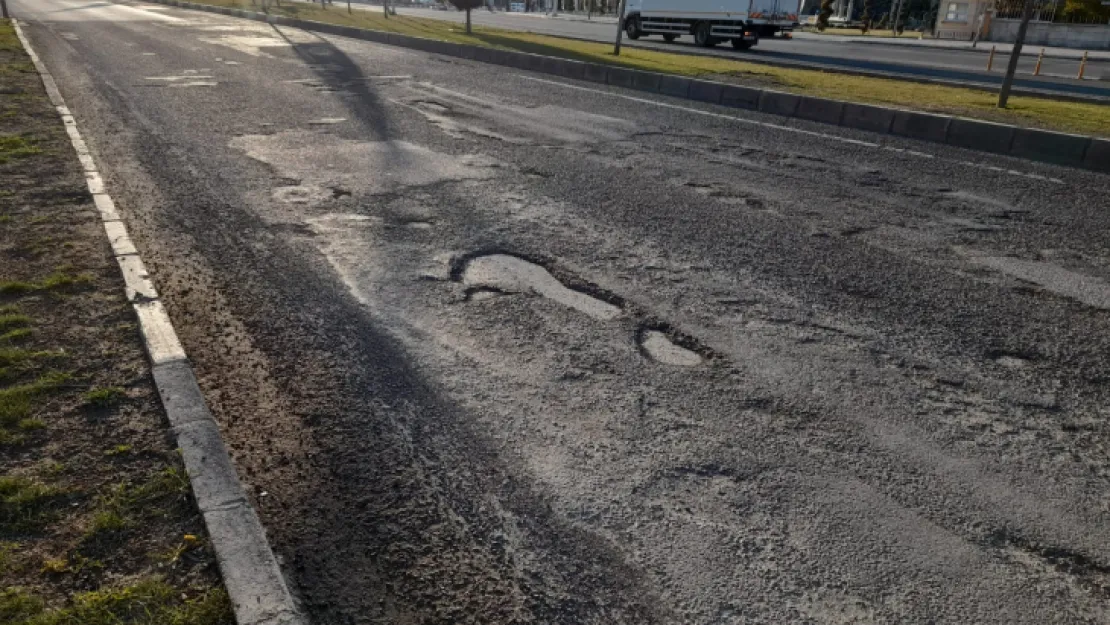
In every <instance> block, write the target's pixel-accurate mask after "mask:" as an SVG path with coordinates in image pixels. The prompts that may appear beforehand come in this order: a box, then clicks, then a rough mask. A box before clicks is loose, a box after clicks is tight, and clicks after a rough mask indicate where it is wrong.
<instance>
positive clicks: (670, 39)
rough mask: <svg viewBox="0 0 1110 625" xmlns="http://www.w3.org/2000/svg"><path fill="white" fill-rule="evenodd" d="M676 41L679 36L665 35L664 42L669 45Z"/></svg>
mask: <svg viewBox="0 0 1110 625" xmlns="http://www.w3.org/2000/svg"><path fill="white" fill-rule="evenodd" d="M675 39H678V35H663V41H666V42H667V43H672V42H674V40H675Z"/></svg>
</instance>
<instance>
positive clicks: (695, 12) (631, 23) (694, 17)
mask: <svg viewBox="0 0 1110 625" xmlns="http://www.w3.org/2000/svg"><path fill="white" fill-rule="evenodd" d="M798 6H799V3H798V0H628V6H627V8H626V10H625V14H624V29H625V33H627V35H628V37H629V38H630V39H639V38H640V37H643V36H646V35H662V36H663V39H665V40H667V41H674V40H675V39H677V38H678V37H681V36H683V35H692V36H693V37H694V41H695V42H696V43H697V44H698V45H700V46H705V47H707V48H708V47H713V46H715V45H717V44H719V43H722V42H724V41H731V42H732V46H733V47H734V48H737V49H739V50H747V49H749V48H751V47H752V46H754V45H756V44H758V43H759V38H760V37H772V36H774V35H775V34H776V33H784V34H785V33H789V32H792V31H793V30H794V28H795V27H797V26H798Z"/></svg>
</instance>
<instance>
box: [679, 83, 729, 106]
mask: <svg viewBox="0 0 1110 625" xmlns="http://www.w3.org/2000/svg"><path fill="white" fill-rule="evenodd" d="M724 87H725V86H724V85H722V84H721V83H717V82H709V81H707V80H691V81H690V92H689V93H687V94H686V97H687V98H689V99H691V100H697V101H698V102H709V103H711V104H720V103H721V95H722V94H723V93H724Z"/></svg>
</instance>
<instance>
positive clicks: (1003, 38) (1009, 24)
mask: <svg viewBox="0 0 1110 625" xmlns="http://www.w3.org/2000/svg"><path fill="white" fill-rule="evenodd" d="M1020 24H1021V20H1020V19H1006V18H995V19H993V20H991V25H990V34H989V35H988V36H987V39H988V40H990V41H998V42H1002V43H1012V42H1013V41H1014V40H1016V39H1017V31H1018V26H1019V25H1020ZM1025 43H1026V44H1027V45H1031V46H1054V47H1059V48H1078V49H1081V50H1110V25H1107V24H1052V23H1049V22H1031V23H1030V24H1029V32H1028V33H1027V34H1026V35H1025Z"/></svg>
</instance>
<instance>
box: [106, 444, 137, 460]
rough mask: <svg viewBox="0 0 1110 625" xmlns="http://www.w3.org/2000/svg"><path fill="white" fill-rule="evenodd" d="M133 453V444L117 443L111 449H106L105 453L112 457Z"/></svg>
mask: <svg viewBox="0 0 1110 625" xmlns="http://www.w3.org/2000/svg"><path fill="white" fill-rule="evenodd" d="M130 453H131V445H116V446H115V447H113V448H111V449H107V450H105V451H104V455H105V456H107V457H109V458H111V457H115V456H126V455H128V454H130Z"/></svg>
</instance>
